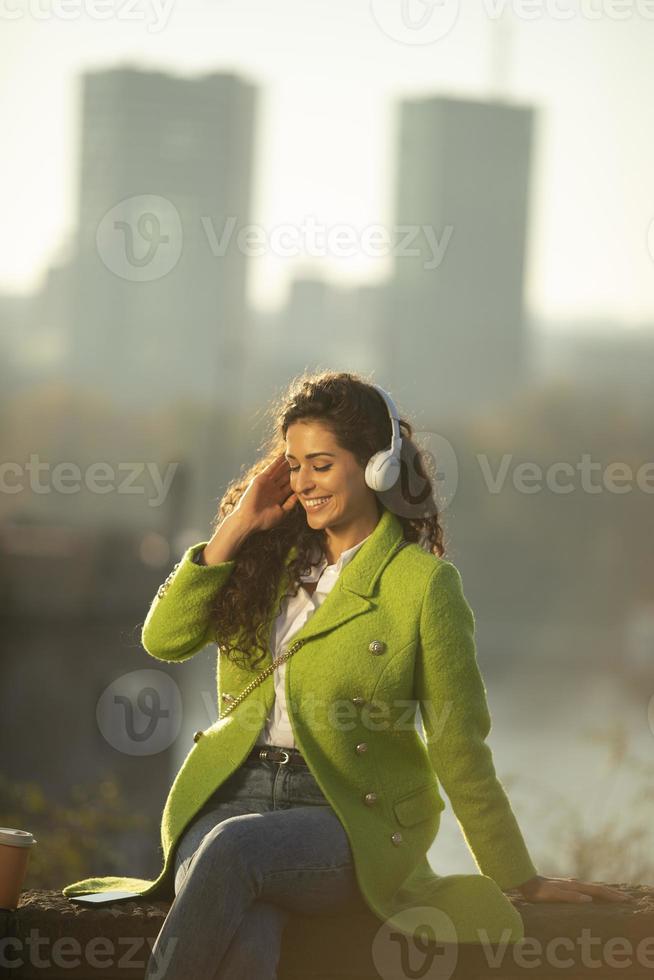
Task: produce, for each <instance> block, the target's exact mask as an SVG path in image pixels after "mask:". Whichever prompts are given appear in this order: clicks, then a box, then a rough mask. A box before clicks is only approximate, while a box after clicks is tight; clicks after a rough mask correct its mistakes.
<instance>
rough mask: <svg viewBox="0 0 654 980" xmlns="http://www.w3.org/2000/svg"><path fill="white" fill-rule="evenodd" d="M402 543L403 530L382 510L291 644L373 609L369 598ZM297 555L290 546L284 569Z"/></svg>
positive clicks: (398, 522)
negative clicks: (368, 533)
mask: <svg viewBox="0 0 654 980" xmlns="http://www.w3.org/2000/svg"><path fill="white" fill-rule="evenodd" d="M403 540H404V529H403V527H402V524H401V522H400V521H399V520H398V518H397V517H396V516H395V514H393V513H392V512H391V511H390V510H387V509H386V508H384V510H383V512H382V515H381V517H380V518H379V520H378V522H377V524H376V526H375V529H374V531H373V532H372V534H371V536H370V537H369V538H368V540H367V541H366V543H365V544H364V545H363V546H362V547H361V548H360V549H359V551H357V553H356V555H355V556H354V558H353V559H352V560H351V561H349V562H348V563H347V565H346V566H345V568H344V569H343V571H342V572H341V574H340V575H339V577H338V579H337V581H336V584H335V585H334V588H333V589H332V590H331V591H330V592H328V594H327V595H326V596H325V599H324V601H323V602H322V603H321V605H320V606H318V608H317V609H316V611H315V612H314V613H312V614H311V616H310V618H309V619H308V621H307V622H306V623H305V625H304V626H303V627H302V628H301V629H299V630H298V632H297V633H295V634H294V636H293V642H295V641H296V640H299V639H302V640H307V639H309V638H310V637H312V636H318V635H319V634H321V633H328V632H329V631H330V630H333V629H336V627H337V626H341V625H342V624H343V623H346V622H347V621H348V620H350V619H352V618H353V617H354V616H358V615H360V614H361V613H364V612H367V610H368V609H370V608H371V607H372V606H373V605H374V603H373V601H372V599H371V598H370V597H371V596H372V594H373V592H374V590H375V586H376V584H377V580H378V578H379V576H380V575H381V573H382V571H383V570H384V568H385V566H386V565H387V564H388V562H389V561H390V560H391V558H392V557H393V555H394V554H395V551H396V550H397V548H398V545H400V544H401V543H402V541H403ZM296 554H297V547H296V546H295V545H293V547H292V548H291V550H290V551H289V554H288V556H287V558H286V565H288V563H289V562H290V561H291V560H292V559H293V557H294V556H295V555H296ZM287 578H288V577H287V575H283V576H282V587H281V588H280V590H279V592H278V594H277V602H278V601H279V597H280V596H281V594H282V589H283V588H285V587H286V585H287V584H288V581H287ZM275 608H276V607H275Z"/></svg>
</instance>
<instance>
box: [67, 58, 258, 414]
mask: <svg viewBox="0 0 654 980" xmlns="http://www.w3.org/2000/svg"><path fill="white" fill-rule="evenodd" d="M254 117H255V88H254V86H253V85H251V84H249V83H246V82H244V81H243V80H241V79H240V78H237V77H236V76H234V75H231V74H218V73H215V74H210V75H206V76H204V77H199V78H178V77H173V76H172V75H168V74H164V73H162V72H154V71H141V70H138V69H135V68H132V67H121V68H116V69H110V70H104V71H95V72H89V73H87V74H86V75H84V76H83V86H82V110H81V124H82V131H81V141H80V162H79V174H78V192H79V200H78V222H77V248H76V255H75V258H74V273H73V299H72V303H73V311H72V324H71V335H70V345H69V352H68V359H67V360H68V364H69V370H70V373H71V378H72V379H73V380H74V381H75V382H77V383H80V384H84V385H88V386H90V387H93V388H96V389H100V390H101V391H103V392H106V393H107V394H109V395H110V396H113V397H115V398H117V399H118V398H119V399H120V400H121V401H123V403H134V404H135V405H137V404H140V405H153V404H157V403H162V402H169V401H170V400H171V399H175V398H176V397H178V396H182V397H183V396H184V395H192V396H193V397H195V398H207V399H209V400H210V401H211V402H215V403H216V404H224V403H226V402H231V403H232V404H233V401H232V400H233V399H236V398H237V397H238V395H239V392H240V390H241V386H242V366H243V351H244V346H245V343H246V337H245V329H246V307H245V275H246V261H247V260H246V256H245V255H244V254H243V253H242V251H239V249H238V247H237V244H236V236H237V234H238V230H239V228H240V226H241V225H242V224H247V223H248V222H249V221H250V192H251V172H252V156H253V141H254V129H255V122H254ZM230 228H231V238H230V239H229V243H227V240H226V238H224V233H225V232H227V233H229V230H230ZM220 251H223V252H224V254H216V253H219V252H220Z"/></svg>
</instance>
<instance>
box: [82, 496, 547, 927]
mask: <svg viewBox="0 0 654 980" xmlns="http://www.w3.org/2000/svg"><path fill="white" fill-rule="evenodd" d="M403 541H404V537H403V529H402V525H401V523H400V521H399V520H398V518H397V517H396V516H395V515H394V514H393V513H392V512H391V511H389V510H386V509H384V510H383V512H382V515H381V517H380V519H379V521H378V523H377V525H376V526H375V529H374V531H373V532H372V534H371V535H370V537H369V538H368V540H367V541H366V542H365V543H364V544H363V545H362V547H361V548H360V549H359V551H358V552H357V553H356V554H355V556H354V558H353V559H352V560H351V561H350V562H349V563H348V564H347V565H346V566H345V567H344V568H343V570H342V572H341V574H340V575H339V577H338V579H337V581H336V584H335V586H334V588H333V589H332V590H331V591H330V592H329V594H328V595H327V596H326V598H325V600H324V601H323V603H322V605H320V606H319V607H318V609H317V610H316V611H315V612H314V613H313V614H312V615H311V617H310V618H309V620H308V621H307V622H306V623H305V624H304V626H302V627H301V628H300V629H299V630H298V631H297V633H296V634H295V635H294V637H293V645H294V646H295V653H294V654H293V656H292V657H291V658H290V659H289V660H288V661H287V662H286V699H287V705H288V710H289V720H290V724H291V727H292V731H293V734H294V737H295V740H296V743H297V745H298V746H299V748H300V751H301V752H302V754H303V755H304V757H305V759H306V761H307V763H308V765H309V768H310V770H311V772H312V773H313V775H314V777H315V779H316V781H317V783H318V785H319V786H320V788H321V790H322V791H323V793H324V795H325V797H326V798H327V800H328V801H329V803H330V804H331V806H332V807H333V809H334V810H335V812H336V814H337V815H338V817H339V819H340V821H341V823H342V825H343V827H344V829H345V831H346V833H347V835H348V839H349V842H350V845H351V849H352V854H353V859H354V865H355V870H356V875H357V880H358V884H359V888H360V890H361V893H362V895H363V897H364V899H365V901H366V903H367V905H368V906H369V908H370V910H371V911H372V912H373V913H374V914H375V915H376V916H378V917H379V918H380V919H381V920H383V921H386V922H388V923H389V924H390V925H391V926H394V927H396V928H398V929H399V930H400V931H403V932H405V933H407V934H409V935H410V934H412V933H413V929H414V928H415V927H416V925H417V924H418V923H419V922H421V921H422V919H421V916H422V915H423V912H421V911H420V910H421V909H423V910H424V908H425V907H426V908H427V909H434V910H438V912H440V913H445V916H448V917H449V920H448V919H444V918H443V916H442V915H440V916H439V915H438V913H437V914H436V918H435V919H434V920H433V921H435V922H439V923H442V922H443V921H447V922H450V921H451V923H452V926H453V929H454V930H455V938H456V941H458V942H482V941H486V940H487V941H489V942H502V941H505V942H509V943H511V942H516V941H518V940H520V939H522V937H523V936H524V929H523V923H522V919H521V917H520V915H519V913H518V911H517V909H516V908H515V906H514V905H513V904H512V903H511V901H510V900H509V899H508V897H507V896H506V895H505V894H504V891H503V890H505V889H510V888H514V887H516V886H517V885H519V884H521V883H522V882H524V881H526V880H527V879H529V878H531V877H533V876H534V875H535V874H537V870H536V868H535V866H534V864H533V863H532V860H531V858H530V855H529V853H528V850H527V847H526V845H525V842H524V839H523V837H522V834H521V832H520V829H519V827H518V824H517V822H516V819H515V816H514V814H513V811H512V809H511V805H510V803H509V800H508V798H507V796H506V793H505V791H504V788H503V786H502V784H501V782H500V781H499V779H498V777H497V775H496V773H495V768H494V764H493V759H492V754H491V751H490V748H489V747H488V745H487V744H486V742H485V739H486V737H487V736H488V733H489V731H490V727H491V720H490V716H489V711H488V706H487V701H486V690H485V687H484V683H483V680H482V678H481V675H480V672H479V669H478V666H477V659H476V650H475V640H474V631H475V622H474V616H473V613H472V610H471V609H470V606H469V605H468V602H467V600H466V598H465V596H464V593H463V589H462V582H461V576H460V573H459V571H458V569H457V568H456V567H455V566H454V565H453V564H452V563H451V562H449V561H447V560H445V559H441V558H438V557H436V556H435V555H433V554H430V553H428V552H426V551H424V550H423V549H422V548H421V547H420V546H419V545H418V544H415V543H409V544H405V546H402V543H403ZM206 543H207V542H202V543H199V544H196V545H193V546H191V547H190V548H189V549H188V550H187V551H186V552H185V553H184V555H183V557H182V559H181V560H180V561H179V562H178V563H177V565H176V566H175V568H174V569H173V571H172V572H171V574H170V575H169V576H168V578H167V579H166V582H165V583H164V584H163V585H162V586H161V587H160V589H159V591H158V593H157V595H156V596H155V598H154V599H153V601H152V605H151V607H150V609H149V611H148V614H147V617H146V619H145V622H144V624H143V629H142V643H143V646H144V647H145V649H146V650H147V652H148V653H149V654H151V655H152V656H153V657H156V658H157V659H159V660H164V661H170V662H175V663H181V662H183V661H185V660H188V659H189V658H190V657H192V656H193V655H194V654H195V653H197V652H198V651H200V650H202V649H203V648H204V647H205V646H206V645H207V644H208V643H211V642H212V641H213V642H215V638H214V637H213V636H212V630H211V628H210V626H209V609H210V606H211V603H212V600H213V598H214V597H215V595H216V594H217V592H218V591H219V590H220V589H221V588H223V586H224V585H225V583H226V582H227V581H228V579H229V577H230V575H231V573H232V570H233V568H234V566H235V564H236V561H235V560H231V561H225V562H221V563H220V564H217V565H209V566H201V565H196V564H195V563H194V562H193V560H192V559H193V557H194V556H195V555H196V554H197V552H198V551H199V550H201V549H202V548H203V547H204V545H205V544H206ZM296 554H297V549H296V547H295V546H294V547H293V548H291V549H290V551H289V553H288V556H287V559H286V565H288V562H289V561H290V560H291V558H292V557H294V556H295V555H296ZM285 567H286V566H285ZM288 584H289V578H288V575H287V574H286V572H285V573H284V575H282V576H281V579H280V582H279V588H278V592H277V596H278V598H279V597H280V596H281V594H282V590H285V589H286V587H287V586H288ZM276 612H277V606H276V605H275V606H274V607H273V610H271V613H270V623H269V625H270V628H271V629H272V626H273V622H274V616H275V615H276ZM271 660H272V655H271V653H270V652H269V653H268V659H267V660H266V661H265V662H263V661H262V662H261V663H260V665H259V666H258V668H257V669H256V671H255V672H254V673H253V672H252V671H251V670H250V671H247V670H245V669H244V668H242V667H239V666H237V665H235V664H234V663H232V662H231V661H230V660H228V659H227V658H226V657H224V656H223V655H221V653H220V650H218V658H217V681H218V705H219V706H220V705H224V704H227V703H229V699H228V698H225V697H224V695H228V696H229V695H231V697H232V698H233V697H236V696H237V695H238V694H239V693H240V692H241V691H242V690H243V689H244V688H245V687H246V686H247V684H248V683H249V682H250V681H251V680H252V679H253V678H254V677H255V676H256V675H257V674H258V673H259V672H260V671H261V670H262V669H263V668H264V666H266V665H267V664H268V663H270V662H271ZM273 701H274V682H273V676H272V674H271V675H269V676H268V677H266V679H265V680H264V682H263V683H261V684H260V685H259V686H258V687H256V688H255V689H254V690H253V691H251V693H250V694H249V695H248V696H247V697H246V698H245V699H244V700H243V701H242V702H241V703H240V704H238V705H237V706H236V707H235V708H234V709H233V710H232V711H231V712H230V713H229V714H227V715H225V714H224V710H223V717H219V718H218V720H217V721H216V722H214V723H213V724H212V725H210V726H209V727H208V728H207V729H206V730H205V731H204V733H203V735H202V736H201V737H197V736H196V738H197V740H196V741H195V740H194V743H193V745H192V747H191V748H190V750H189V752H188V755H187V756H186V758H185V760H184V762H183V763H182V766H181V768H180V769H179V771H178V773H177V775H176V777H175V779H174V781H173V784H172V786H171V788H170V791H169V794H168V797H167V799H166V802H165V805H164V810H163V814H162V819H161V845H162V849H163V867H162V869H161V871H160V874H159V876H158V877H157V878H156V879H154V880H146V879H139V878H118V877H105V878H87V879H84V880H82V881H77V882H75V883H73V884H70V885H67V886H66V887H65V888H64V889H63V894H64V895H65V896H68V897H70V896H74V895H82V894H85V893H89V892H98V891H103V890H111V889H127V890H129V891H132V892H133V893H134V895H136V896H143V897H146V896H147V897H150V898H153V899H155V898H170V897H171V896H172V895H173V894H174V893H173V892H172V890H171V889H172V885H171V878H172V872H173V868H174V853H175V845H176V844H177V842H178V841H179V839H180V836H181V834H182V832H183V831H184V829H185V827H187V825H188V824H189V823H190V821H191V820H192V819H193V817H194V816H195V814H196V813H197V812H198V810H199V809H200V807H201V806H202V805H203V804H204V803H205V801H206V800H207V799H208V798H209V796H211V794H212V793H213V792H214V791H215V790H216V789H217V788H218V787H219V786H220V785H221V784H222V783H223V782H224V781H225V780H226V779H228V777H229V776H230V775H231V774H232V773H233V772H234V771H235V769H237V768H238V767H239V766H240V765H241V763H242V762H243V761H244V759H245V758H246V756H247V755H248V753H249V752H250V750H251V749H252V748H253V747H254V745H255V743H256V740H257V737H258V735H259V732H260V731H261V728H262V727H263V725H264V723H265V721H266V718H267V716H268V713H269V711H270V709H271V707H272V705H273ZM417 706H419V708H420V718H421V720H422V725H423V731H422V733H421V732H420V730H419V726H418V724H417V717H416V707H417ZM219 710H220V709H219ZM440 787H442V788H443V789H444V790H445V793H446V794H447V796H448V798H449V800H450V803H451V805H452V808H453V810H454V814H455V816H456V818H457V821H458V823H459V825H460V827H461V829H462V831H463V834H464V836H465V839H466V842H467V844H468V846H469V847H470V850H471V852H472V854H473V856H474V858H475V862H476V864H477V866H478V868H479V871H480V872H481V873H480V874H455V875H445V876H441V875H438V873H437V872H436V871H434V870H432V868H431V867H430V865H429V863H428V861H427V859H426V852H427V851H428V849H429V847H430V845H431V844H432V843H433V841H434V838H435V837H436V834H437V832H438V828H439V824H440V814H441V811H442V809H443V808H444V806H445V803H444V801H443V799H442V796H441V794H440V792H439V789H440ZM370 793H372V794H376V798H375V796H373V797H372V798H371V797H370V796H369V795H368V794H370ZM371 800H372V802H371ZM412 910H413V911H412ZM414 919H415V922H414ZM450 935H452V933H451V930H450Z"/></svg>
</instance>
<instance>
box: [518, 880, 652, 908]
mask: <svg viewBox="0 0 654 980" xmlns="http://www.w3.org/2000/svg"><path fill="white" fill-rule="evenodd" d="M517 890H518V891H519V892H521V893H522V895H523V896H524V897H525V898H526V899H527V901H528V902H591V901H592V900H593V899H594V898H597V899H601V900H603V901H607V902H631V901H633V898H632V896H631V895H628V894H627V893H626V892H621V891H617V890H616V889H615V888H609V887H608V885H600V884H598V883H596V882H592V881H579V880H578V879H577V878H545V877H544V876H543V875H536V876H535V877H534V878H530V879H529V881H525V882H523V883H522V885H519V886H518V889H517Z"/></svg>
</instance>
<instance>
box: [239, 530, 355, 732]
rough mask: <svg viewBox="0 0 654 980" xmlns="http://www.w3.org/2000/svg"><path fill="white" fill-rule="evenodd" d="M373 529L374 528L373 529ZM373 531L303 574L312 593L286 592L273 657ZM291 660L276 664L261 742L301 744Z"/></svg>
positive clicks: (283, 649) (274, 635)
mask: <svg viewBox="0 0 654 980" xmlns="http://www.w3.org/2000/svg"><path fill="white" fill-rule="evenodd" d="M371 533H372V532H371ZM369 537H370V534H369V535H368V536H367V537H365V538H364V539H363V541H359V543H358V544H355V545H353V546H352V547H351V548H348V549H347V550H346V551H343V552H342V553H341V555H340V557H339V559H338V561H337V562H335V563H334V564H333V565H328V564H327V558H326V557H325V555H323V556H322V558H321V559H320V560H319V561H318V560H317V561H316V562H314V563H313V564H312V566H311V570H310V571H309V572H307V573H306V574H304V575H301V576H300V580H301V581H302V582H317V583H318V584H317V585H316V587H315V589H314V591H313V593H312V594H311V595H309V593H308V592H307V590H306V589H305V588H303V587H302V586H300V587H299V588H298V593H297V595H296V596H285V598H284V600H283V602H282V605H281V610H280V613H279V615H278V616H277V619H276V620H275V624H274V627H273V629H272V631H271V650H272V655H273V658H275V657H280V656H281V655H282V653H285V652H286V650H287V649H288V646H289V645H290V641H291V640H292V638H293V636H294V635H295V634H296V633H297V632H298V630H299V629H301V627H302V626H304V624H305V623H306V622H307V620H308V619H309V618H310V617H311V616H312V615H313V613H314V612H315V611H316V609H317V608H318V606H320V605H321V604H322V603H323V602H324V601H325V597H326V595H327V594H328V592H330V591H331V590H332V589H333V588H334V585H335V584H336V579H337V578H338V576H339V575H340V573H341V571H342V570H343V568H344V567H345V565H347V563H348V562H349V561H351V560H352V558H354V556H355V554H356V553H357V551H358V550H359V548H360V547H361V546H362V545H363V544H364V542H365V541H367V540H368V538H369ZM287 662H288V661H284V663H282V664H280V665H279V667H275V670H274V671H273V680H274V683H275V700H274V702H273V705H272V708H271V710H270V714H269V715H268V719H267V721H266V724H265V725H264V727H263V728H262V729H261V732H260V733H259V737H258V738H257V741H256V744H257V745H264V744H265V745H280V746H283V747H284V748H287V749H288V748H299V746H298V745H297V744H296V742H295V739H294V738H293V730H292V728H291V725H290V722H289V720H288V710H287V706H286V690H285V678H286V664H287Z"/></svg>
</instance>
